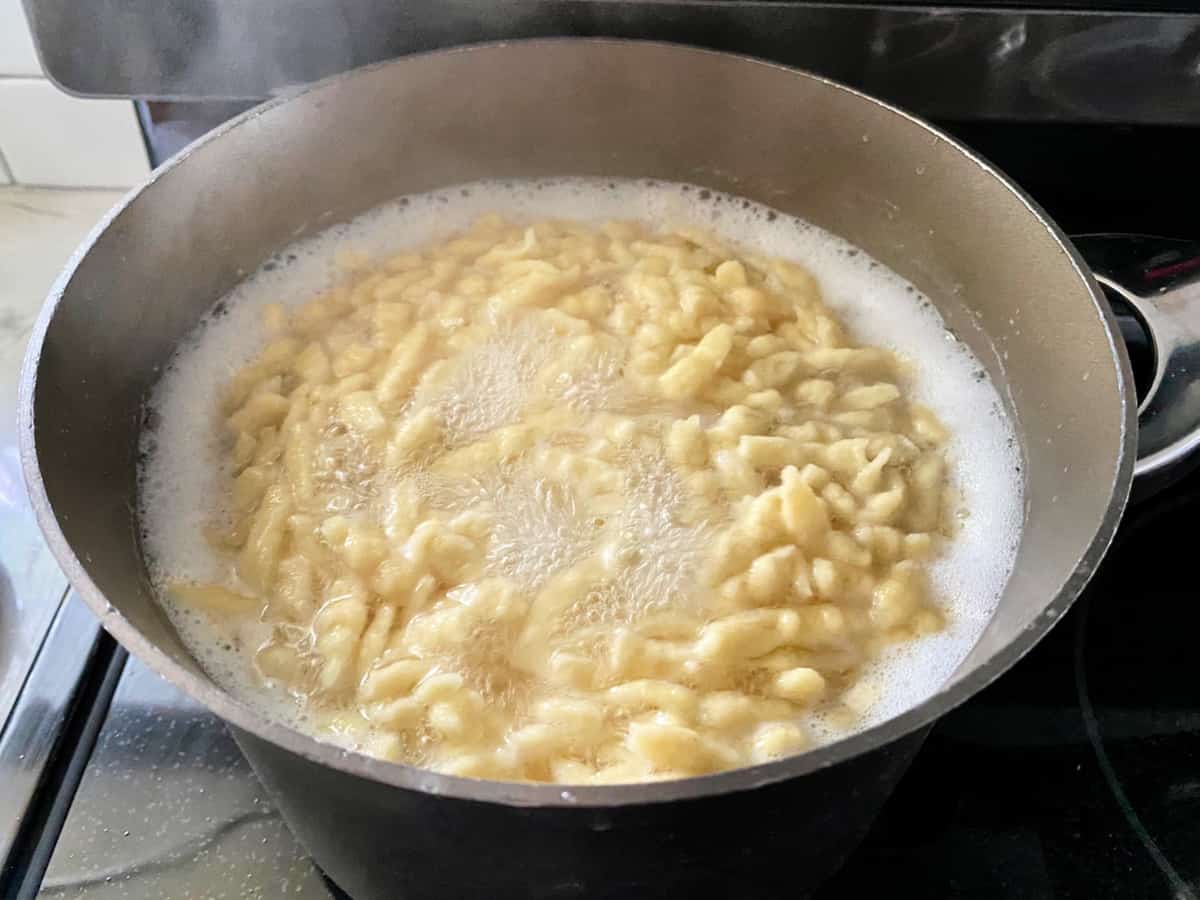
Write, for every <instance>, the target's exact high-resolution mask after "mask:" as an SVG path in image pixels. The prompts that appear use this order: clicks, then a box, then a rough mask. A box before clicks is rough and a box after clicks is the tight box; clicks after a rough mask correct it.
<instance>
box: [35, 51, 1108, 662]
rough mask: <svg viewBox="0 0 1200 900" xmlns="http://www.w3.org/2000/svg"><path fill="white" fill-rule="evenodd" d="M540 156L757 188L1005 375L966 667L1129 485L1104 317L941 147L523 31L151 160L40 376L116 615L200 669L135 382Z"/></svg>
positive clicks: (82, 527)
mask: <svg viewBox="0 0 1200 900" xmlns="http://www.w3.org/2000/svg"><path fill="white" fill-rule="evenodd" d="M554 174H588V175H604V176H638V177H648V178H661V179H672V180H680V181H689V182H693V183H696V184H700V185H705V186H708V187H711V188H714V189H718V190H723V191H729V192H731V193H735V194H739V195H743V196H745V197H748V198H751V199H754V200H758V201H762V202H764V203H767V204H769V205H771V206H774V207H776V208H778V209H780V210H782V211H784V212H786V213H791V214H796V215H800V216H802V217H805V218H807V219H810V220H811V221H813V222H815V223H817V224H818V225H821V226H822V227H825V228H827V229H829V230H831V231H833V232H836V233H837V234H840V235H842V236H844V237H846V238H848V239H849V240H851V241H853V242H854V243H855V244H857V245H859V246H860V247H862V248H864V249H865V250H866V251H867V252H869V253H871V254H873V255H874V256H875V257H877V258H878V259H879V260H881V261H882V262H884V263H885V264H887V265H888V266H890V267H892V268H893V269H895V270H896V271H898V272H899V273H901V274H902V275H904V276H905V277H907V278H909V279H910V280H912V281H913V282H914V283H915V284H916V285H917V287H919V288H920V289H921V290H923V291H924V292H926V293H927V294H928V295H929V296H930V297H931V298H932V299H933V300H934V302H936V303H937V305H938V306H939V307H940V308H941V310H942V312H943V314H944V315H945V317H946V320H947V322H948V323H949V324H950V326H951V327H952V328H953V329H954V330H955V331H956V332H957V333H958V334H959V335H960V336H961V337H962V338H963V339H964V340H965V341H967V342H968V343H969V344H970V345H971V346H972V348H973V349H974V350H975V352H976V353H977V354H978V355H979V356H980V358H981V359H982V360H983V361H984V363H985V365H986V366H987V368H988V370H989V372H990V374H991V376H992V378H993V379H995V380H996V381H997V382H998V383H999V384H1001V385H1002V386H1004V388H1005V389H1006V391H1007V393H1008V397H1009V400H1010V402H1011V406H1012V411H1013V413H1014V415H1015V417H1016V419H1017V422H1018V427H1019V431H1020V433H1021V434H1022V435H1023V441H1024V449H1025V453H1026V456H1027V466H1026V477H1027V480H1028V492H1027V493H1028V513H1027V522H1026V527H1025V532H1024V539H1023V543H1022V548H1021V550H1020V554H1019V557H1018V560H1017V566H1016V571H1015V574H1014V576H1013V578H1012V580H1011V582H1010V584H1009V585H1008V588H1007V590H1006V592H1005V594H1004V596H1003V599H1002V602H1001V605H1000V608H999V610H998V612H997V614H996V615H995V617H994V620H993V621H992V622H991V624H990V626H989V627H988V629H987V631H986V633H985V634H984V636H983V638H982V640H981V642H980V644H979V645H978V646H977V648H976V649H975V651H974V652H973V653H972V655H971V658H970V659H969V660H968V662H967V664H966V665H967V667H971V666H974V665H976V664H978V663H979V662H981V661H983V660H984V659H986V658H988V657H989V656H991V655H992V654H993V653H994V652H995V651H996V650H998V649H999V648H1001V647H1002V646H1004V645H1005V644H1007V643H1008V642H1010V641H1011V640H1012V639H1013V638H1014V636H1015V635H1017V634H1018V633H1019V632H1020V631H1021V630H1022V629H1024V628H1026V627H1027V626H1030V625H1031V624H1032V623H1034V622H1035V620H1036V619H1037V617H1038V616H1040V615H1042V614H1043V613H1044V612H1045V611H1046V608H1047V605H1048V604H1050V603H1051V601H1052V600H1053V599H1054V598H1055V597H1056V595H1057V594H1058V592H1059V589H1060V588H1061V587H1062V586H1063V584H1064V583H1065V582H1067V581H1068V580H1069V579H1070V578H1072V576H1073V573H1075V570H1076V564H1077V561H1078V560H1079V559H1080V557H1081V556H1082V555H1083V554H1084V552H1085V551H1086V549H1087V548H1088V547H1089V545H1090V543H1091V542H1092V540H1093V537H1094V535H1095V534H1096V532H1097V530H1098V529H1099V528H1101V524H1102V521H1103V520H1104V517H1105V515H1106V511H1107V510H1108V509H1109V506H1110V500H1111V497H1112V493H1113V490H1114V485H1118V486H1123V484H1122V479H1123V478H1124V477H1126V476H1124V475H1122V470H1121V468H1122V461H1121V460H1122V453H1123V449H1124V447H1125V440H1126V436H1125V432H1124V428H1125V423H1126V413H1127V410H1126V409H1125V406H1124V404H1123V400H1122V396H1123V394H1122V382H1121V374H1120V373H1121V369H1120V358H1119V356H1118V355H1117V354H1116V351H1114V348H1113V347H1112V346H1111V344H1110V341H1109V335H1108V332H1107V330H1106V328H1105V324H1104V320H1103V317H1102V315H1101V313H1100V312H1099V311H1098V309H1097V308H1096V306H1095V305H1094V303H1093V300H1092V296H1091V294H1090V292H1089V291H1088V289H1087V286H1086V284H1085V282H1084V280H1083V279H1082V278H1081V276H1080V273H1079V272H1078V271H1077V270H1076V268H1075V265H1074V263H1073V260H1072V258H1071V256H1070V255H1069V254H1068V253H1067V252H1066V251H1065V250H1064V249H1063V247H1062V246H1061V245H1060V244H1059V243H1058V241H1056V240H1055V239H1054V236H1053V235H1052V234H1051V233H1050V232H1049V231H1048V230H1047V228H1046V227H1045V226H1044V224H1043V223H1042V222H1041V221H1040V220H1039V219H1038V218H1037V217H1036V216H1035V215H1034V214H1033V213H1031V211H1030V210H1029V208H1028V207H1026V206H1025V205H1024V204H1023V203H1022V202H1021V201H1020V200H1019V198H1018V197H1017V196H1016V195H1014V194H1013V193H1012V192H1011V191H1009V190H1008V189H1007V188H1006V187H1005V186H1004V185H1003V184H1002V183H1001V182H1000V181H998V180H996V179H995V178H993V177H992V176H991V175H990V174H989V173H988V172H987V171H986V170H985V169H984V168H982V167H981V166H980V165H978V164H977V163H976V162H974V161H973V160H971V159H970V158H969V157H967V156H965V155H964V154H962V153H961V152H960V151H959V150H958V149H956V148H955V147H954V146H952V145H950V144H948V143H947V142H945V141H943V140H941V139H939V138H937V137H936V136H933V135H931V134H930V133H929V132H928V131H927V130H925V129H924V128H923V127H921V126H919V125H917V124H915V123H914V122H912V121H911V120H909V119H908V118H906V117H905V116H903V115H900V114H897V113H894V112H891V111H889V110H887V109H884V108H881V107H879V106H878V105H876V104H875V103H873V102H871V101H869V100H866V99H863V98H861V97H859V96H857V95H854V94H852V93H850V92H847V91H843V90H841V89H837V88H834V87H831V86H830V85H828V84H826V83H824V82H822V81H820V80H817V79H814V78H810V77H806V76H802V75H797V74H795V73H793V72H789V71H786V70H783V69H779V68H776V67H773V66H768V65H763V64H757V63H752V62H747V61H745V60H740V59H737V58H733V57H724V56H720V55H715V54H710V53H704V52H697V51H691V50H686V49H682V48H669V47H663V46H661V45H650V44H634V43H619V42H616V43H613V42H587V43H583V42H538V43H532V44H527V45H523V46H522V45H515V46H507V47H504V46H497V47H489V48H482V49H475V50H470V51H464V52H451V53H445V54H437V55H432V56H427V57H421V58H413V59H408V60H403V61H400V62H396V63H392V64H386V65H383V66H381V67H377V68H374V69H369V70H363V71H361V72H359V73H355V74H353V75H351V76H348V77H344V78H341V79H338V80H335V81H333V82H331V83H327V84H324V85H322V86H320V87H318V88H316V89H315V90H311V91H309V92H307V93H305V94H303V95H301V96H299V97H296V98H293V99H292V100H290V101H288V102H285V103H282V104H278V105H275V106H271V107H269V108H266V109H264V110H261V111H259V112H257V113H254V114H252V115H251V116H250V117H249V118H247V119H246V120H244V121H242V122H241V123H240V124H239V125H237V126H236V127H234V128H232V129H231V130H229V131H228V132H227V133H225V134H224V135H222V136H220V137H219V138H218V139H216V140H212V141H209V142H207V143H204V144H202V145H201V146H198V147H196V148H194V149H193V150H191V151H190V152H189V153H188V155H187V158H186V159H184V160H182V161H181V162H180V163H178V164H176V165H172V166H169V167H168V168H167V169H166V171H164V172H162V173H160V174H159V175H158V177H157V178H156V179H155V181H154V182H153V183H152V184H150V185H149V186H147V187H146V188H145V189H143V190H142V191H141V192H140V193H139V194H137V195H136V196H135V197H134V198H133V199H132V200H131V201H130V202H129V204H128V205H127V206H126V207H125V209H124V210H123V211H121V212H120V213H119V215H117V217H116V218H115V219H114V220H113V221H112V222H111V224H110V225H109V226H108V227H107V229H106V230H104V232H103V233H102V234H100V235H99V237H98V238H97V239H96V241H95V244H94V245H93V246H92V248H91V249H90V251H89V252H88V253H87V254H86V255H85V256H84V257H83V259H82V260H81V261H80V262H79V264H78V266H77V268H76V269H75V271H74V274H73V275H72V276H71V278H70V280H69V281H68V282H67V284H66V286H65V290H64V291H63V294H62V298H61V302H60V303H59V306H58V309H57V311H56V313H55V315H54V318H53V320H52V321H51V322H50V325H49V328H48V331H47V333H46V336H45V342H44V347H43V350H42V356H41V362H40V365H39V368H38V372H37V383H36V391H35V396H34V402H35V423H36V428H35V437H36V447H37V457H38V462H39V464H40V467H41V472H42V477H43V479H44V482H45V489H46V492H47V495H48V497H49V499H50V501H51V504H52V506H53V508H54V511H55V513H56V515H57V518H58V522H59V524H60V526H61V529H62V532H63V534H64V535H65V538H66V541H67V542H68V543H69V545H70V547H71V549H72V550H73V552H74V554H75V556H76V557H77V558H78V560H79V561H80V565H81V566H82V569H83V570H84V571H85V572H86V573H87V575H88V577H90V579H91V580H92V581H93V582H94V584H95V586H96V587H97V588H98V589H99V591H101V592H102V593H103V595H104V597H106V598H107V600H108V601H109V602H111V604H112V605H113V606H114V607H115V608H116V611H117V613H118V614H119V615H120V616H123V617H125V618H126V619H128V620H129V622H130V623H131V624H132V625H133V626H134V627H135V628H136V629H137V631H139V632H140V633H141V634H142V635H143V636H144V637H145V638H146V639H147V640H148V641H150V642H151V643H153V644H155V645H157V646H158V647H159V648H161V649H162V650H164V651H165V652H166V653H167V654H169V656H170V657H171V658H172V659H173V660H174V661H175V662H176V663H178V664H179V665H181V666H183V667H185V668H186V669H188V670H190V671H192V672H193V673H196V672H197V671H198V670H197V668H196V665H195V663H194V662H193V660H192V659H191V657H190V655H189V654H188V652H187V651H186V650H185V649H184V647H183V646H182V645H181V643H180V641H179V640H178V637H177V636H176V634H175V633H174V631H173V629H172V628H171V627H170V625H169V624H168V623H167V622H166V621H165V619H164V617H163V616H162V614H161V613H160V612H159V609H158V607H157V606H156V604H155V603H154V601H153V599H152V597H151V595H150V593H149V591H148V588H147V584H146V579H145V574H144V567H143V564H142V561H141V559H140V557H139V551H138V546H137V542H136V540H135V534H136V530H137V529H136V522H135V521H134V513H133V510H134V507H135V504H134V473H135V466H136V459H135V446H136V437H137V433H138V429H139V426H140V421H141V412H140V404H141V400H142V397H143V396H144V394H145V392H146V390H147V388H148V387H149V386H150V385H151V384H152V383H153V381H154V380H155V378H156V375H157V372H158V371H159V370H160V367H161V366H162V365H163V363H164V362H165V361H166V360H167V358H168V357H169V355H170V353H171V351H172V348H173V347H174V345H175V344H176V343H177V342H178V341H179V340H180V338H181V337H182V336H183V335H184V334H185V333H186V332H187V331H188V330H189V328H191V327H192V326H193V325H194V324H195V322H196V321H197V320H198V319H199V318H200V316H201V315H202V314H203V313H204V312H205V310H207V309H208V308H209V306H210V305H211V304H212V303H213V301H214V300H215V299H216V298H217V297H219V296H220V295H222V294H223V293H225V292H226V291H227V290H228V289H229V288H230V287H231V286H233V285H234V284H235V283H236V282H237V281H239V280H240V279H241V278H242V277H243V276H244V275H245V274H246V273H248V272H250V271H253V270H254V269H255V268H256V267H257V265H258V264H259V263H260V262H261V261H262V260H263V259H264V258H265V257H267V256H268V255H270V254H271V253H272V252H274V251H276V250H278V249H280V248H281V247H283V246H285V245H286V244H288V243H290V242H292V241H293V240H295V239H296V238H297V237H299V236H303V235H306V234H311V233H314V232H316V231H319V230H321V229H323V228H325V227H326V226H328V225H331V224H333V223H335V222H339V221H344V220H346V219H348V218H350V217H352V216H354V215H356V214H358V213H360V212H363V211H364V210H366V209H368V208H370V207H372V206H374V205H376V204H377V203H379V202H381V201H383V200H386V199H389V198H391V197H395V196H397V195H401V194H406V193H412V192H417V191H423V190H427V189H430V188H434V187H439V186H444V185H448V184H454V183H457V182H463V181H469V180H474V179H480V178H488V177H519V176H533V175H539V176H545V175H554ZM93 599H95V598H93Z"/></svg>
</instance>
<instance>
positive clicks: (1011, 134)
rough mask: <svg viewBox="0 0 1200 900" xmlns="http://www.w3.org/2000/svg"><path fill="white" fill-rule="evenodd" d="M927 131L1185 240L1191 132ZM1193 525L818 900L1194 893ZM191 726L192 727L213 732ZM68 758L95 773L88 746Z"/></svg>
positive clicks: (1124, 579)
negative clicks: (954, 137) (77, 758)
mask: <svg viewBox="0 0 1200 900" xmlns="http://www.w3.org/2000/svg"><path fill="white" fill-rule="evenodd" d="M172 113H177V114H179V115H182V116H184V117H186V115H187V109H186V105H185V104H179V105H178V107H173V108H172ZM196 114H197V116H200V117H202V116H203V110H202V109H201V110H197V111H196ZM941 124H942V125H943V126H944V127H946V128H947V129H948V130H949V131H951V132H952V133H954V134H956V135H957V136H959V137H960V138H961V139H963V140H964V141H965V142H966V143H968V144H970V145H971V146H973V147H974V148H976V149H977V150H979V151H980V152H981V153H983V154H984V155H985V156H987V157H988V158H990V159H991V160H992V161H993V162H994V163H996V165H997V166H999V167H1000V168H1001V169H1003V170H1004V171H1006V172H1008V173H1009V174H1010V175H1011V176H1012V177H1013V178H1015V179H1016V181H1017V182H1019V183H1020V184H1021V185H1022V186H1023V187H1025V189H1026V190H1027V191H1029V193H1030V194H1031V195H1032V196H1033V197H1034V198H1035V199H1036V200H1037V201H1038V202H1039V203H1040V204H1042V206H1043V207H1045V208H1046V210H1047V211H1048V212H1049V213H1050V215H1051V216H1053V217H1054V218H1055V219H1056V220H1057V221H1058V222H1059V223H1060V224H1061V225H1062V226H1063V227H1064V228H1065V229H1066V230H1067V231H1069V232H1072V233H1094V232H1140V233H1149V234H1158V235H1165V236H1169V237H1176V238H1187V239H1193V240H1194V239H1197V238H1200V222H1198V221H1197V218H1196V211H1197V210H1198V209H1200V178H1198V177H1197V160H1200V128H1197V129H1187V128H1150V127H1144V126H1142V127H1124V126H1101V125H1088V126H1081V125H1051V124H1022V123H1015V122H1012V123H995V122H992V123H987V124H982V123H961V122H960V123H954V122H952V123H941ZM153 137H154V136H153V135H151V136H150V138H151V143H152V144H153ZM1197 518H1200V471H1196V472H1193V474H1191V475H1188V476H1186V477H1184V478H1183V479H1182V480H1180V481H1178V482H1176V483H1175V484H1174V485H1172V486H1171V487H1168V488H1166V489H1164V490H1163V491H1162V492H1161V493H1159V494H1157V495H1156V496H1153V497H1150V498H1148V499H1142V500H1139V501H1137V502H1135V503H1134V504H1133V505H1132V506H1131V507H1130V509H1129V511H1128V512H1127V514H1126V517H1125V520H1124V522H1123V523H1122V525H1121V527H1120V530H1119V532H1118V535H1117V538H1116V540H1115V542H1114V545H1113V547H1112V550H1111V551H1110V553H1109V555H1108V557H1107V558H1106V560H1105V561H1104V563H1103V564H1102V566H1101V567H1100V568H1099V570H1098V571H1097V573H1096V575H1095V576H1094V579H1093V581H1092V583H1091V585H1090V586H1089V587H1088V589H1087V591H1086V592H1085V593H1084V595H1083V596H1082V597H1081V598H1080V600H1079V601H1078V602H1077V603H1076V604H1075V606H1074V607H1073V609H1072V610H1071V611H1070V613H1069V614H1068V615H1067V616H1066V617H1065V618H1064V619H1063V620H1062V621H1061V622H1060V623H1059V624H1058V625H1057V626H1056V627H1055V628H1054V629H1053V630H1052V631H1051V633H1050V634H1049V635H1048V636H1047V637H1046V638H1045V639H1044V640H1043V641H1042V642H1041V643H1040V644H1039V645H1038V646H1037V647H1036V648H1035V649H1034V650H1033V651H1032V652H1031V653H1030V654H1029V655H1028V656H1027V657H1026V658H1025V659H1024V660H1022V661H1021V662H1020V663H1019V664H1018V665H1017V666H1016V667H1015V668H1014V669H1013V670H1012V671H1010V672H1009V673H1007V674H1006V675H1004V676H1003V677H1002V678H1000V679H999V680H998V681H997V682H996V683H995V684H994V685H993V686H992V687H990V688H988V689H987V690H985V691H983V692H982V693H981V694H979V695H978V696H977V697H975V698H974V699H972V700H971V701H969V702H968V703H966V704H964V705H963V706H962V707H960V708H959V709H958V710H956V711H954V712H952V713H951V714H949V715H948V716H946V717H945V718H944V719H943V720H941V721H940V722H939V723H938V724H937V725H936V726H935V727H934V729H933V730H932V732H931V734H930V736H929V738H928V740H927V741H926V743H925V746H924V748H923V749H922V750H921V752H920V753H919V754H918V756H917V758H916V761H915V763H914V764H913V766H912V768H911V769H910V771H909V773H908V774H907V775H906V776H905V778H904V779H903V780H902V782H901V783H900V785H899V787H898V788H897V789H896V792H895V794H894V795H893V796H892V798H891V799H890V800H889V801H888V803H887V804H886V806H885V808H884V810H883V813H882V815H881V816H880V818H879V819H878V820H877V821H876V823H875V825H874V827H873V828H872V830H871V831H870V833H869V834H868V836H867V838H866V840H865V841H864V842H863V844H862V845H861V846H860V847H859V848H858V850H857V851H856V852H855V853H853V854H852V855H851V857H850V858H849V859H848V860H847V862H846V864H845V865H844V866H843V868H842V869H841V871H840V872H839V873H838V874H837V875H836V876H835V877H834V878H833V880H832V881H831V882H829V883H828V884H827V885H825V886H824V888H823V889H822V890H821V891H820V892H819V893H818V895H817V900H848V898H859V897H864V896H881V895H897V896H901V897H919V898H931V900H932V898H985V900H986V898H1014V897H1015V898H1034V900H1037V898H1047V900H1051V898H1053V900H1059V898H1087V900H1107V898H1114V900H1115V898H1164V900H1165V898H1172V900H1195V898H1200V674H1198V672H1197V670H1198V668H1200V666H1198V665H1197V662H1196V659H1197V657H1198V656H1200V653H1198V652H1197V651H1198V649H1200V603H1198V600H1200V597H1198V596H1197V594H1198V592H1197V590H1196V588H1195V584H1196V574H1195V570H1194V569H1193V558H1192V553H1193V552H1196V550H1195V549H1194V545H1195V543H1196V541H1195V539H1194V537H1193V535H1194V532H1193V531H1192V530H1191V526H1192V523H1193V522H1194V521H1195V520H1196V519H1197ZM118 655H119V654H118ZM131 677H132V676H131ZM143 677H147V676H145V675H144V674H143ZM110 695H111V691H110V692H109V694H108V695H105V696H110ZM118 697H120V693H119V691H118ZM105 702H107V700H106V701H105ZM116 708H117V707H115V706H114V709H116ZM91 715H92V716H96V715H99V716H100V717H103V715H104V713H103V712H100V713H96V712H95V711H92V712H91ZM197 715H199V716H200V718H199V719H196V721H197V722H201V723H202V724H200V725H195V726H194V727H195V728H197V729H207V731H208V732H211V733H213V734H220V727H219V725H217V724H216V722H215V721H214V720H212V719H211V717H205V715H204V714H203V711H199V713H197ZM117 720H118V721H117V722H116V724H118V725H119V717H117ZM189 721H191V720H189ZM104 727H105V729H107V730H108V731H112V732H113V735H114V736H113V738H112V740H111V741H110V743H119V742H120V739H121V738H120V733H119V729H118V728H116V726H115V725H114V723H113V722H108V723H106V725H105V726H104ZM189 727H192V726H189ZM106 733H107V731H104V730H102V732H101V736H100V739H99V741H98V742H97V747H98V748H99V750H97V751H96V754H97V755H102V753H103V750H104V748H105V746H106V738H105V734H106ZM222 737H223V735H222ZM213 740H216V738H214V739H213ZM222 746H224V745H222ZM227 749H229V752H230V753H234V751H233V750H232V749H231V748H227ZM80 752H81V753H82V755H83V757H84V760H81V761H80V767H84V766H85V765H86V766H91V767H92V768H96V765H94V763H95V760H91V761H87V757H88V755H89V754H90V753H91V752H92V750H91V749H90V746H89V747H84V748H82V750H81V751H80ZM234 755H236V754H234ZM247 774H248V773H247ZM74 789H75V786H74V785H71V787H70V788H69V789H68V790H70V791H74ZM48 793H49V794H51V795H52V794H53V793H54V792H53V790H51V791H49V792H48ZM86 793H87V783H86V780H85V785H84V790H83V791H81V795H83V794H86ZM100 796H101V797H103V796H104V795H103V794H101V795H100ZM85 799H86V797H85ZM0 802H3V799H2V797H0ZM62 802H64V803H65V804H66V805H68V806H70V805H71V803H72V800H71V799H70V797H69V796H68V797H67V798H66V799H65V800H62ZM256 802H257V801H256ZM76 805H77V806H78V805H79V800H78V797H77V798H76ZM99 805H100V806H104V804H103V803H101V804H99ZM255 809H258V807H255ZM105 811H106V812H107V808H106V807H105ZM256 814H257V813H256ZM266 814H267V813H263V815H266ZM779 814H780V815H786V813H785V812H781V813H779ZM70 829H71V820H68V826H67V829H66V831H65V832H64V834H65V835H67V836H69V834H70ZM125 834H129V832H128V831H126V832H125ZM47 837H48V839H49V840H51V841H52V840H53V837H52V836H49V835H47ZM264 843H265V839H264ZM39 852H41V853H42V854H44V855H47V856H49V855H51V854H52V853H53V848H46V849H44V850H42V851H39ZM206 852H207V851H206ZM54 871H55V870H54V869H53V867H52V868H51V875H54ZM47 885H52V882H47V883H46V884H45V885H43V890H44V892H45V893H46V894H47V895H55V896H59V895H61V892H60V891H58V890H57V889H55V888H54V887H53V886H50V887H48V886H47ZM60 887H61V885H60ZM197 889H198V890H202V888H197ZM329 890H330V892H331V893H333V894H335V895H336V889H334V888H332V887H330V888H329ZM2 893H3V891H0V894H2ZM78 896H80V897H83V896H84V894H83V893H80V894H79V895H78ZM87 896H88V897H90V896H92V895H91V894H88V895H87ZM129 896H133V895H132V894H130V895H129ZM194 896H197V897H199V896H203V894H202V893H201V894H195V895H194ZM255 896H267V895H260V894H255Z"/></svg>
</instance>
